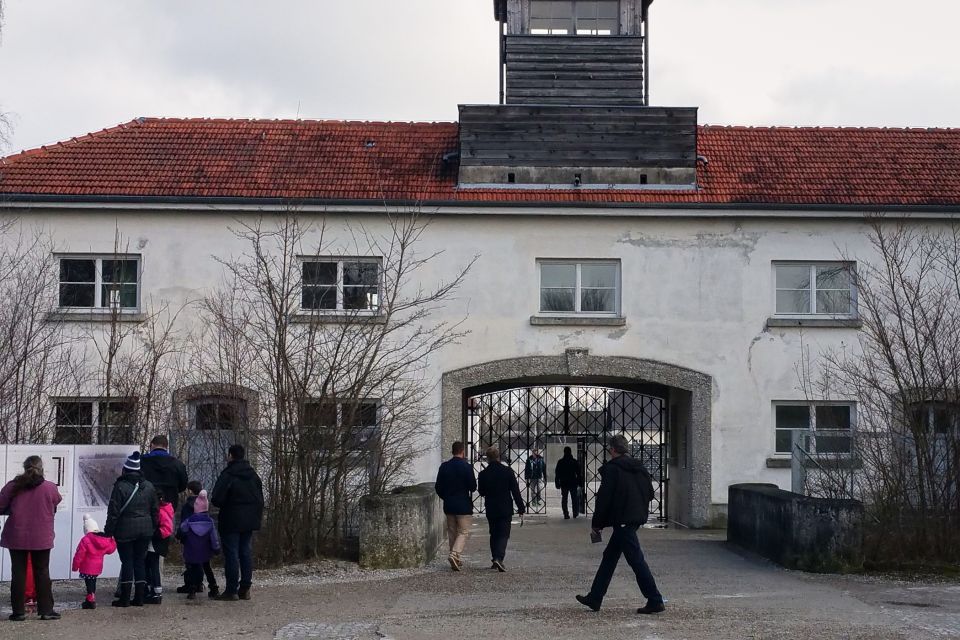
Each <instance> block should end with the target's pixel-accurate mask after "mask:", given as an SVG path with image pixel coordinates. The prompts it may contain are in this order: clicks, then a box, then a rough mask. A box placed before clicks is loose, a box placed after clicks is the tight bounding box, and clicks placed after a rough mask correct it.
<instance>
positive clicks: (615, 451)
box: [577, 435, 664, 614]
mask: <svg viewBox="0 0 960 640" xmlns="http://www.w3.org/2000/svg"><path fill="white" fill-rule="evenodd" d="M609 447H610V457H611V458H612V459H611V460H610V461H609V462H607V463H606V464H604V465H603V466H602V467H600V489H599V490H598V491H597V499H596V503H595V505H594V510H593V522H592V526H593V533H594V535H595V536H598V537H599V535H600V532H601V530H603V529H605V528H607V527H610V528H612V529H613V532H612V533H611V534H610V542H608V543H607V548H606V549H604V551H603V560H602V561H601V562H600V567H599V568H598V569H597V575H596V577H595V578H594V579H593V586H591V587H590V592H589V593H588V594H587V595H585V596H580V595H578V596H577V602H579V603H580V604H583V605H586V606H588V607H590V608H591V609H593V610H594V611H599V610H600V606H601V605H602V604H603V597H604V596H605V595H606V594H607V588H608V587H609V586H610V580H611V579H612V578H613V572H614V571H615V570H616V568H617V563H618V562H619V561H620V556H621V555H623V556H624V557H625V558H626V559H627V563H628V564H629V565H630V568H631V569H633V572H634V574H635V575H636V577H637V585H638V586H639V587H640V592H641V593H642V594H643V595H644V596H645V597H646V598H647V603H646V605H644V606H642V607H640V608H639V609H637V613H644V614H647V613H660V612H661V611H663V610H664V605H663V596H662V595H660V591H659V590H658V589H657V582H656V580H654V578H653V574H652V573H651V572H650V567H648V566H647V562H646V560H644V557H643V551H642V550H641V549H640V542H639V540H637V529H639V528H640V526H641V525H643V524H645V523H646V522H647V516H648V514H649V509H650V501H651V500H652V499H653V482H652V480H651V478H650V472H649V471H647V469H646V468H645V467H644V466H643V464H642V463H641V462H640V461H639V460H637V459H635V458H632V457H631V456H629V455H627V452H628V451H629V450H630V449H629V445H628V443H627V439H626V438H624V437H623V436H622V435H616V436H613V437H612V438H610V444H609Z"/></svg>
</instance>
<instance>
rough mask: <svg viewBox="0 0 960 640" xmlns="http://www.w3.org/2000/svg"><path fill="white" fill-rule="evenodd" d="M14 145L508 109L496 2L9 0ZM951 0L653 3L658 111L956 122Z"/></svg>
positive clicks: (0, 81) (1, 94)
mask: <svg viewBox="0 0 960 640" xmlns="http://www.w3.org/2000/svg"><path fill="white" fill-rule="evenodd" d="M4 2H5V5H6V8H5V16H4V24H3V31H2V35H0V112H4V113H6V114H7V115H8V118H9V119H10V120H11V122H12V125H13V131H12V134H10V135H9V136H8V137H9V138H10V140H9V142H8V144H7V145H6V147H5V148H4V149H3V152H4V153H10V152H15V151H19V150H21V149H28V148H33V147H37V146H40V145H42V144H49V143H52V142H56V141H58V140H64V139H69V138H71V137H73V136H79V135H83V134H85V133H87V132H90V131H96V130H99V129H102V128H105V127H110V126H114V125H116V124H119V123H121V122H127V121H130V120H132V119H133V118H136V117H139V116H168V117H234V118H297V117H300V118H316V119H348V120H422V121H433V120H444V121H452V120H456V118H457V105H458V104H471V103H495V102H497V100H498V91H497V82H498V73H497V23H496V22H495V21H494V20H493V9H492V4H493V3H492V2H491V0H405V1H402V0H348V1H334V0H271V1H270V2H264V1H263V0H258V1H257V2H253V1H252V0H163V1H162V2H158V1H157V0H4ZM958 23H960V3H958V2H955V1H954V0H913V1H912V2H903V1H902V0H901V1H898V2H894V1H892V0H656V1H655V2H654V4H653V6H652V8H651V23H650V35H651V40H650V46H651V67H652V68H651V79H650V83H651V84H650V89H651V104H655V105H661V106H697V107H699V121H700V123H701V124H731V125H755V126H763V125H785V126H797V125H816V126H837V125H842V126H891V127H892V126H897V127H902V126H910V127H960V56H958V54H957V50H956V42H957V38H956V25H957V24H958Z"/></svg>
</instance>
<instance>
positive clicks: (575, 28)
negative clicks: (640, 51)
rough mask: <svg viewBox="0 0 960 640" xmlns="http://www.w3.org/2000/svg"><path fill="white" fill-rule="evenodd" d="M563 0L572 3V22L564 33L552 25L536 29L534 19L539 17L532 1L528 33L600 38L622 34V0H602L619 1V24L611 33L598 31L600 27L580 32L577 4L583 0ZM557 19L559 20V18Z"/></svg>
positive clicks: (617, 17) (594, 19)
mask: <svg viewBox="0 0 960 640" xmlns="http://www.w3.org/2000/svg"><path fill="white" fill-rule="evenodd" d="M544 1H558V0H544ZM562 1H565V2H569V3H570V22H569V25H568V28H567V29H566V30H565V31H564V32H563V33H560V32H559V29H554V28H553V27H550V28H549V29H539V28H538V29H534V28H533V26H532V24H533V21H534V20H536V19H538V17H534V15H533V14H534V6H533V5H534V3H533V2H531V4H530V15H529V21H530V23H529V24H528V25H527V35H533V36H579V37H600V38H610V37H616V36H619V35H622V33H623V27H622V25H621V24H620V16H621V11H622V9H623V7H622V5H621V3H620V0H600V1H608V2H613V1H615V2H616V3H617V12H616V18H615V20H616V21H617V24H616V28H615V29H612V30H611V31H610V33H598V32H599V31H601V30H600V29H584V31H590V33H580V28H579V24H578V19H580V17H579V16H578V15H577V4H578V2H582V1H583V0H562ZM591 1H597V0H591ZM550 19H551V20H553V19H554V18H552V17H551V18H550ZM557 19H558V20H559V18H557ZM582 19H583V20H589V21H596V20H599V19H600V18H587V17H583V18H582Z"/></svg>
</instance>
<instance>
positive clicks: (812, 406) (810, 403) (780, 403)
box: [770, 400, 857, 458]
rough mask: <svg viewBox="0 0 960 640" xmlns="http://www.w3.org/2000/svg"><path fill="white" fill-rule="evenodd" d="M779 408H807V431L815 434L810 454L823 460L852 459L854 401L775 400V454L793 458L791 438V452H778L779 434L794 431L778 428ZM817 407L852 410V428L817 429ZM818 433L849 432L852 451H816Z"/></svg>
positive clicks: (855, 410) (773, 413) (773, 412)
mask: <svg viewBox="0 0 960 640" xmlns="http://www.w3.org/2000/svg"><path fill="white" fill-rule="evenodd" d="M777 407H806V408H807V411H808V422H807V424H808V427H807V431H808V432H809V433H812V434H814V438H813V443H814V446H813V447H812V450H811V451H810V452H809V453H810V455H812V456H817V457H821V458H850V457H853V455H854V453H855V452H854V450H853V446H854V445H853V438H854V434H855V433H856V431H857V403H856V401H854V400H774V401H773V402H772V403H771V411H770V413H771V422H772V423H773V453H774V456H775V457H778V458H791V457H792V456H793V447H792V443H793V439H792V438H791V450H790V451H779V450H777V432H779V431H792V429H780V428H778V427H777ZM817 407H847V408H849V410H850V428H849V429H817ZM818 431H821V432H823V431H831V432H832V431H837V432H841V431H843V432H848V433H849V438H850V451H845V452H823V453H820V452H818V451H817V450H816V433H817V432H818Z"/></svg>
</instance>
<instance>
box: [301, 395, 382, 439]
mask: <svg viewBox="0 0 960 640" xmlns="http://www.w3.org/2000/svg"><path fill="white" fill-rule="evenodd" d="M377 409H378V404H377V402H375V401H372V400H365V401H361V402H336V401H333V400H306V401H304V403H303V406H302V409H301V411H302V413H301V420H302V422H303V425H304V426H306V427H312V428H313V429H312V430H308V431H307V432H306V434H305V436H306V437H305V438H304V441H303V442H301V445H303V446H307V447H312V448H316V449H336V448H339V447H338V441H339V443H342V447H343V448H344V449H345V450H348V451H349V450H358V449H361V448H363V447H364V446H365V445H366V444H367V443H368V442H369V441H370V440H371V439H372V438H373V437H374V436H375V435H376V432H377Z"/></svg>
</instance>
